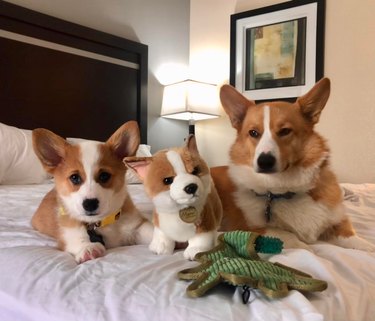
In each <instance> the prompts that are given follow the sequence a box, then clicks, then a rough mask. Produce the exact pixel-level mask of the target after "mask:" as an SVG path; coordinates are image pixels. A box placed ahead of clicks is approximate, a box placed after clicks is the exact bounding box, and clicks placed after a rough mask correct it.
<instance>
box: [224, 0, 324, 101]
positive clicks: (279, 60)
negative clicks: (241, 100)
mask: <svg viewBox="0 0 375 321" xmlns="http://www.w3.org/2000/svg"><path fill="white" fill-rule="evenodd" d="M324 24H325V0H293V1H288V2H283V3H280V4H276V5H272V6H268V7H264V8H259V9H255V10H250V11H246V12H241V13H237V14H233V15H232V16H231V40H230V84H231V85H232V86H235V87H236V88H237V90H238V91H240V92H241V93H242V94H243V95H245V96H246V97H248V98H249V99H251V100H255V101H262V100H289V101H294V100H295V98H296V97H299V96H301V95H303V94H304V93H306V92H307V91H308V90H309V89H311V87H312V86H313V85H314V84H315V83H316V81H318V80H319V79H320V78H322V77H323V71H324Z"/></svg>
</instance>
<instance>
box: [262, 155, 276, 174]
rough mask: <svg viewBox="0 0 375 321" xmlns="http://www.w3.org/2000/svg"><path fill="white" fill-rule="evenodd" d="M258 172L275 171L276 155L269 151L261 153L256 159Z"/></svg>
mask: <svg viewBox="0 0 375 321" xmlns="http://www.w3.org/2000/svg"><path fill="white" fill-rule="evenodd" d="M257 165H258V172H259V173H274V172H276V157H275V156H273V155H272V154H271V153H261V154H260V155H259V157H258V159H257Z"/></svg>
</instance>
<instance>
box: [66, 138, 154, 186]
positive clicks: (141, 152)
mask: <svg viewBox="0 0 375 321" xmlns="http://www.w3.org/2000/svg"><path fill="white" fill-rule="evenodd" d="M66 140H67V141H68V142H70V143H72V144H78V143H80V142H84V141H87V139H83V138H74V137H68V138H67V139H66ZM135 156H138V157H150V156H152V154H151V146H150V145H145V144H140V145H139V147H138V149H137V152H136V154H135ZM124 166H125V164H124ZM125 179H126V183H127V184H141V183H142V181H141V180H140V178H139V177H138V174H137V173H136V172H135V171H134V170H133V169H130V168H129V169H128V170H127V172H126V177H125Z"/></svg>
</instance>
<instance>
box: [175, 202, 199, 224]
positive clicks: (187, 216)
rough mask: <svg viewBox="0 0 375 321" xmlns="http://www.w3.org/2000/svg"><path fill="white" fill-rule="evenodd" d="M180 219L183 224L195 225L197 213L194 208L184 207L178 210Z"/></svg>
mask: <svg viewBox="0 0 375 321" xmlns="http://www.w3.org/2000/svg"><path fill="white" fill-rule="evenodd" d="M179 214H180V219H181V220H183V221H184V222H185V223H195V222H196V221H197V220H198V211H197V210H196V208H195V207H192V206H190V207H186V208H183V209H182V210H180V213H179Z"/></svg>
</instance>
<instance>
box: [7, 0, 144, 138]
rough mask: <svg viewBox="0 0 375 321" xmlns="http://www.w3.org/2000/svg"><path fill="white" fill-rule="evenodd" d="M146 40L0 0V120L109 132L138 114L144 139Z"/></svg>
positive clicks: (94, 134) (63, 130)
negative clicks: (132, 38) (143, 41)
mask: <svg viewBox="0 0 375 321" xmlns="http://www.w3.org/2000/svg"><path fill="white" fill-rule="evenodd" d="M147 57H148V47H147V46H146V45H143V44H141V43H137V42H134V41H130V40H127V39H124V38H120V37H117V36H113V35H110V34H107V33H104V32H100V31H96V30H93V29H90V28H86V27H83V26H80V25H77V24H74V23H70V22H66V21H63V20H61V19H57V18H54V17H51V16H47V15H44V14H41V13H38V12H35V11H32V10H28V9H25V8H23V7H19V6H16V5H13V4H10V3H7V2H4V1H1V0H0V122H2V123H5V124H8V125H12V126H16V127H19V128H25V129H34V128H37V127H44V128H48V129H50V130H52V131H54V132H56V133H57V134H59V135H61V136H64V137H81V138H87V139H96V140H106V139H107V138H108V137H109V136H110V135H111V134H112V133H113V132H114V130H116V129H117V128H118V127H119V126H121V124H122V123H124V122H125V121H128V120H136V121H137V122H138V124H139V126H140V131H141V142H142V143H146V142H147V68H148V61H147Z"/></svg>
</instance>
